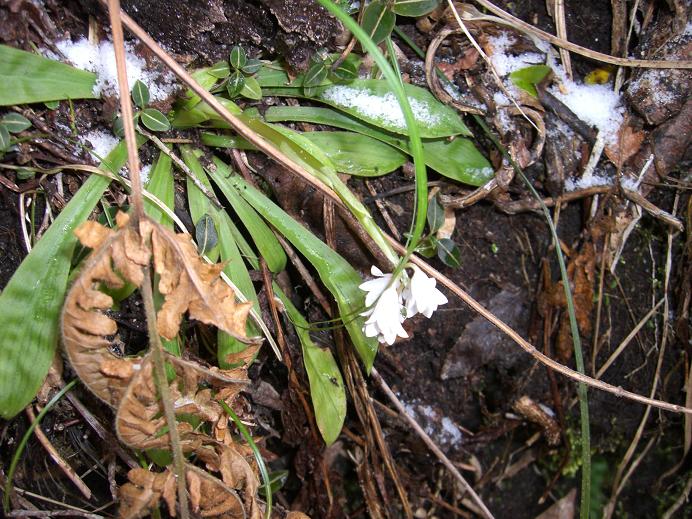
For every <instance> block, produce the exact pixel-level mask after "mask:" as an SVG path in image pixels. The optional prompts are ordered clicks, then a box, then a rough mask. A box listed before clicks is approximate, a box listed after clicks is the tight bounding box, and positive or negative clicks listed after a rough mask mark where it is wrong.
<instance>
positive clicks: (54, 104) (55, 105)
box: [43, 101, 60, 110]
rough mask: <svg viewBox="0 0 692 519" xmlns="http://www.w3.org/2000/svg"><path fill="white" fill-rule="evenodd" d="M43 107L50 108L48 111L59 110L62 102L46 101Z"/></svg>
mask: <svg viewBox="0 0 692 519" xmlns="http://www.w3.org/2000/svg"><path fill="white" fill-rule="evenodd" d="M43 106H45V107H46V108H48V110H57V109H58V106H60V101H46V102H45V103H43Z"/></svg>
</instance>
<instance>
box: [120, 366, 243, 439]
mask: <svg viewBox="0 0 692 519" xmlns="http://www.w3.org/2000/svg"><path fill="white" fill-rule="evenodd" d="M167 360H168V364H169V366H170V367H171V368H172V369H173V371H174V372H175V375H176V376H175V378H174V379H173V380H172V381H171V382H170V385H169V391H170V395H171V400H172V402H173V407H174V409H175V413H176V415H188V416H195V417H197V418H199V419H200V420H202V421H204V422H212V423H215V422H218V421H220V420H222V419H226V420H227V419H228V418H227V417H226V416H225V415H224V414H223V413H222V409H221V406H220V405H219V404H218V402H217V401H216V398H218V394H217V395H216V396H214V395H213V394H212V389H214V390H216V389H217V388H222V389H221V390H220V391H219V393H220V392H221V391H225V392H228V391H230V390H231V388H233V389H232V391H233V393H234V394H235V395H237V393H238V392H239V391H240V389H242V388H243V386H244V385H245V384H247V382H248V380H247V375H246V376H245V377H244V378H228V377H225V376H224V375H223V372H221V371H220V370H216V371H214V370H211V369H207V368H203V367H202V366H200V365H199V364H196V363H194V362H190V361H185V360H182V359H179V358H177V357H173V356H167ZM153 369H154V366H153V362H152V359H151V354H148V355H147V356H145V357H144V358H143V360H142V363H141V364H140V366H139V369H138V370H137V373H136V374H135V375H134V377H133V378H132V380H131V382H130V384H129V386H128V388H127V391H126V392H125V394H124V395H123V398H122V401H121V403H120V405H119V407H118V411H117V414H116V419H115V428H116V432H117V434H118V437H119V438H120V440H121V441H123V442H124V443H126V444H127V445H129V446H130V447H133V448H136V449H152V448H168V447H169V442H170V438H169V435H168V434H161V431H162V430H164V428H165V427H166V420H165V418H164V416H163V408H162V405H161V402H160V400H159V399H158V396H157V391H156V386H155V384H154V377H153ZM203 383H204V385H205V386H207V387H201V386H202V384H203ZM225 401H226V402H227V403H228V405H229V406H231V405H233V399H230V398H227V399H226V400H225ZM178 432H179V433H180V438H181V441H182V443H183V448H184V449H185V450H187V451H190V450H194V448H195V447H196V446H197V445H199V444H200V443H201V442H202V440H201V439H200V435H198V434H193V433H192V427H191V426H190V424H188V423H187V422H179V423H178Z"/></svg>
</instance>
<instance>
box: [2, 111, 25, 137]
mask: <svg viewBox="0 0 692 519" xmlns="http://www.w3.org/2000/svg"><path fill="white" fill-rule="evenodd" d="M0 124H2V125H3V126H4V127H5V128H7V131H8V132H10V133H19V132H21V131H24V130H26V129H27V128H31V121H30V120H29V119H27V118H26V117H24V116H23V115H20V114H18V113H14V112H12V113H9V114H7V115H5V116H4V117H3V118H2V119H0Z"/></svg>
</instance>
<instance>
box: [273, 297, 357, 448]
mask: <svg viewBox="0 0 692 519" xmlns="http://www.w3.org/2000/svg"><path fill="white" fill-rule="evenodd" d="M273 287H274V293H275V294H276V295H277V297H278V298H279V299H281V302H282V303H283V304H284V308H285V309H286V313H287V314H288V317H289V319H291V322H292V323H293V325H294V327H295V330H296V335H298V339H299V340H300V344H301V346H302V350H303V363H304V364H305V371H306V372H307V374H308V381H309V382H310V398H311V399H312V405H313V407H314V409H315V420H316V421H317V428H318V429H319V430H320V433H321V434H322V438H324V442H325V443H326V444H327V445H331V444H332V443H334V442H335V441H336V439H337V438H338V437H339V434H340V433H341V428H342V427H343V426H344V420H345V419H346V391H345V390H344V381H343V379H342V378H341V372H340V371H339V367H338V366H337V365H336V361H335V360H334V356H333V355H332V352H331V351H329V349H328V348H319V347H317V346H316V345H315V343H314V342H312V339H311V338H310V332H309V324H308V322H307V321H306V320H305V318H304V317H303V316H302V315H301V314H300V312H299V311H298V309H297V308H296V307H295V306H293V303H291V300H290V299H289V298H288V297H287V296H286V294H284V293H283V292H282V291H281V289H280V288H279V287H278V286H277V285H276V284H274V285H273Z"/></svg>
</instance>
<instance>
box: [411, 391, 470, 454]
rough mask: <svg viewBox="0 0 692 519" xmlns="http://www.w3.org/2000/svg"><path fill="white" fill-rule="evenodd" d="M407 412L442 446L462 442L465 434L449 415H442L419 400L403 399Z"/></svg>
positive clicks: (455, 444)
mask: <svg viewBox="0 0 692 519" xmlns="http://www.w3.org/2000/svg"><path fill="white" fill-rule="evenodd" d="M402 404H403V406H404V409H405V410H406V414H407V415H409V416H410V417H411V418H413V419H414V420H416V421H417V422H418V424H419V425H420V426H421V427H422V428H423V430H424V431H425V433H426V434H427V435H428V436H430V437H431V438H433V440H434V441H435V442H436V443H438V444H439V445H440V446H442V447H455V446H457V445H459V444H460V443H461V441H462V440H463V438H464V435H463V433H462V431H461V429H460V428H459V426H457V425H456V424H455V423H454V421H452V420H451V419H450V418H449V417H447V416H440V413H439V412H438V411H436V410H435V409H434V408H433V407H432V406H430V405H428V404H423V403H421V402H419V401H417V400H414V401H413V402H411V403H407V402H404V401H402Z"/></svg>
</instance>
